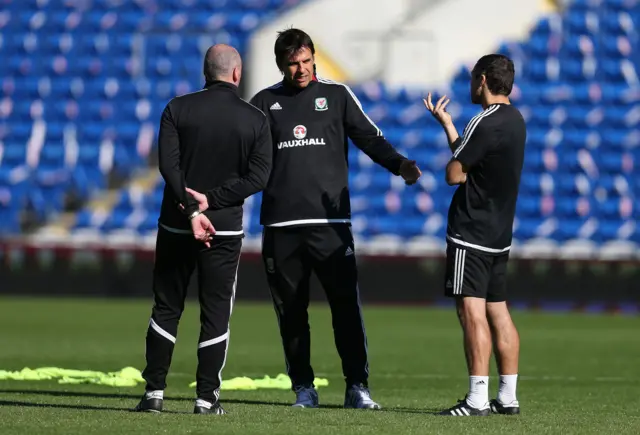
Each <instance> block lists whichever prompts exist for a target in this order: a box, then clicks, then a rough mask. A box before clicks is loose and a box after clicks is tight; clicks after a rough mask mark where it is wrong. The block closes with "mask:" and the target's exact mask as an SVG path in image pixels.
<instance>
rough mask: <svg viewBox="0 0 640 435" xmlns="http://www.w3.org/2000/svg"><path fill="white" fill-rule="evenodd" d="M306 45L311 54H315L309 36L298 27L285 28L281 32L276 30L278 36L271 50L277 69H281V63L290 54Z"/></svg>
mask: <svg viewBox="0 0 640 435" xmlns="http://www.w3.org/2000/svg"><path fill="white" fill-rule="evenodd" d="M304 47H307V48H308V49H309V50H311V54H316V49H315V47H314V46H313V41H312V40H311V37H310V36H309V35H307V34H306V33H305V32H304V31H302V30H300V29H287V30H283V31H282V32H278V38H277V39H276V44H275V46H274V48H273V52H274V54H275V55H276V63H277V64H278V69H279V70H280V71H282V64H283V62H284V61H285V60H286V59H289V57H291V55H292V54H294V53H297V52H298V51H300V50H302V49H303V48H304Z"/></svg>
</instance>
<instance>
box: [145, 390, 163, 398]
mask: <svg viewBox="0 0 640 435" xmlns="http://www.w3.org/2000/svg"><path fill="white" fill-rule="evenodd" d="M145 397H146V398H147V399H160V400H162V399H164V391H162V390H154V391H147V392H146V393H145Z"/></svg>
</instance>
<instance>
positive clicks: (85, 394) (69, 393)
mask: <svg viewBox="0 0 640 435" xmlns="http://www.w3.org/2000/svg"><path fill="white" fill-rule="evenodd" d="M0 393H3V394H31V395H35V396H54V397H87V398H93V399H126V400H132V401H136V402H137V401H138V400H140V398H141V397H142V394H122V393H92V392H87V391H56V390H0ZM165 400H168V401H171V400H175V401H189V402H193V401H194V400H195V398H194V397H171V396H169V397H165ZM220 401H221V403H222V404H223V405H224V404H225V403H238V404H243V405H269V406H289V405H290V404H289V403H285V402H273V401H271V402H270V401H263V400H245V399H224V398H222V399H221V400H220ZM43 406H44V405H43ZM328 407H330V406H328ZM96 409H107V408H96Z"/></svg>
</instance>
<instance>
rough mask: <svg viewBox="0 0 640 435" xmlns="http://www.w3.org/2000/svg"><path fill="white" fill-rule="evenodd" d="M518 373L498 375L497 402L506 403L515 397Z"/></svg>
mask: <svg viewBox="0 0 640 435" xmlns="http://www.w3.org/2000/svg"><path fill="white" fill-rule="evenodd" d="M517 384H518V375H500V387H499V388H498V402H500V403H501V404H503V405H508V404H509V403H511V402H514V401H515V400H517V399H516V385H517Z"/></svg>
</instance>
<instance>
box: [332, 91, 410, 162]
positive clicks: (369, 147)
mask: <svg viewBox="0 0 640 435" xmlns="http://www.w3.org/2000/svg"><path fill="white" fill-rule="evenodd" d="M344 88H345V90H346V92H345V94H346V95H345V99H346V107H345V119H344V124H345V128H346V132H347V136H349V138H350V139H351V140H352V141H353V143H354V144H355V146H357V147H358V148H359V149H361V150H362V151H363V152H364V153H365V154H366V155H368V156H369V157H370V158H371V160H373V161H374V162H376V163H377V164H379V165H380V166H382V167H384V168H385V169H387V170H388V171H389V172H391V173H392V174H394V175H400V165H401V163H402V162H403V161H404V160H407V158H406V157H404V156H403V155H401V154H400V153H398V152H397V151H396V150H395V148H394V147H393V145H391V144H390V143H389V141H387V139H385V137H384V135H383V134H382V131H381V130H380V129H379V128H378V126H377V125H376V124H375V123H374V122H373V121H372V120H371V119H370V118H369V117H368V116H367V114H366V113H365V112H364V110H363V109H362V105H361V104H360V101H358V99H357V98H356V96H355V95H354V94H353V92H352V91H351V89H349V87H347V86H344Z"/></svg>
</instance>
